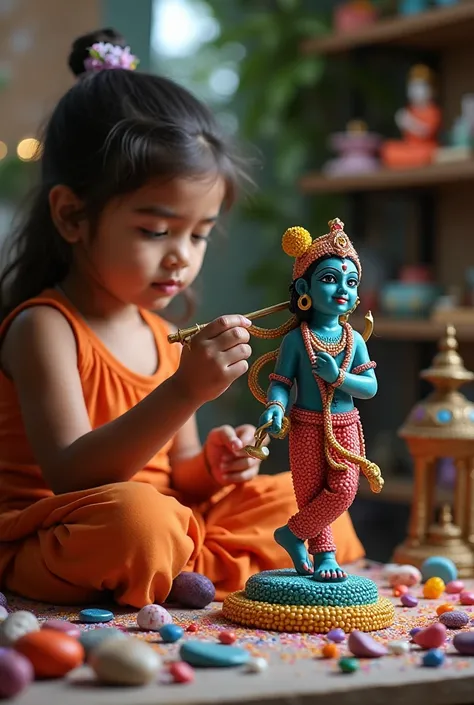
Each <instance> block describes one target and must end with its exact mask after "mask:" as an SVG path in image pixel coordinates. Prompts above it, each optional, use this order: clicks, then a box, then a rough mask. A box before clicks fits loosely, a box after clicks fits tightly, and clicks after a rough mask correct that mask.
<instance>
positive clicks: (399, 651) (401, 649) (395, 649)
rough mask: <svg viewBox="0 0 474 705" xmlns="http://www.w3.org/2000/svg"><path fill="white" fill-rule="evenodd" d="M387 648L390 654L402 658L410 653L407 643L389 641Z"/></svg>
mask: <svg viewBox="0 0 474 705" xmlns="http://www.w3.org/2000/svg"><path fill="white" fill-rule="evenodd" d="M387 648H388V651H389V653H390V654H393V655H394V656H403V654H407V653H408V652H409V651H410V644H409V643H408V641H389V643H388V644H387Z"/></svg>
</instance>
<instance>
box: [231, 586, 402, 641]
mask: <svg viewBox="0 0 474 705" xmlns="http://www.w3.org/2000/svg"><path fill="white" fill-rule="evenodd" d="M222 613H223V615H224V617H226V618H227V619H229V620H230V621H232V622H234V623H236V624H242V625H244V626H247V627H257V628H258V629H271V630H273V631H277V632H302V633H303V632H306V633H310V634H327V633H328V632H330V631H331V630H332V629H335V628H336V627H339V628H341V629H343V630H344V631H345V632H351V631H352V630H353V629H358V630H360V631H362V632H371V631H375V630H377V629H384V628H385V627H390V626H391V625H392V624H393V622H394V620H395V609H394V607H393V605H392V603H391V602H390V600H388V599H387V598H386V597H379V599H378V601H377V602H375V603H373V604H370V605H356V606H354V607H325V606H321V605H313V606H303V605H278V604H271V603H269V602H257V601H255V600H249V599H248V598H247V597H246V596H245V593H244V592H243V591H241V592H233V593H231V594H230V595H228V596H227V597H226V598H225V600H224V604H223V606H222Z"/></svg>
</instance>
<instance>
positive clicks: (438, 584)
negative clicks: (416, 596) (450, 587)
mask: <svg viewBox="0 0 474 705" xmlns="http://www.w3.org/2000/svg"><path fill="white" fill-rule="evenodd" d="M445 587H446V585H445V583H444V580H442V579H441V578H438V577H435V578H429V579H428V580H427V581H426V583H425V584H424V585H423V597H426V599H428V600H437V599H438V598H439V597H441V595H442V594H443V592H444V589H445Z"/></svg>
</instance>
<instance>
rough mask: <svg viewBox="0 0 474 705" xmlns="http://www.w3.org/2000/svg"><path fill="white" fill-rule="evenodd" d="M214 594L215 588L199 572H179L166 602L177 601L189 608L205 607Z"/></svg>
mask: <svg viewBox="0 0 474 705" xmlns="http://www.w3.org/2000/svg"><path fill="white" fill-rule="evenodd" d="M215 596H216V588H215V587H214V584H213V583H212V581H211V580H209V578H207V577H206V576H205V575H201V573H192V572H189V573H180V575H178V576H177V577H176V578H175V579H174V580H173V585H172V587H171V592H170V594H169V595H168V597H167V599H166V602H173V603H177V604H178V605H182V606H183V607H189V608H190V609H203V608H204V607H207V605H209V604H210V603H211V602H212V601H213V600H214V598H215Z"/></svg>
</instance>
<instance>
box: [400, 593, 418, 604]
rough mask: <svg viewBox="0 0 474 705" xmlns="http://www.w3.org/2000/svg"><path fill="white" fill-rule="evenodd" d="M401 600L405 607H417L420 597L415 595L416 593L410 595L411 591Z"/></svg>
mask: <svg viewBox="0 0 474 705" xmlns="http://www.w3.org/2000/svg"><path fill="white" fill-rule="evenodd" d="M400 602H401V603H402V605H403V606H404V607H416V606H417V604H418V599H417V598H416V597H415V595H410V594H409V593H407V594H406V595H402V596H401V598H400Z"/></svg>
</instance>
